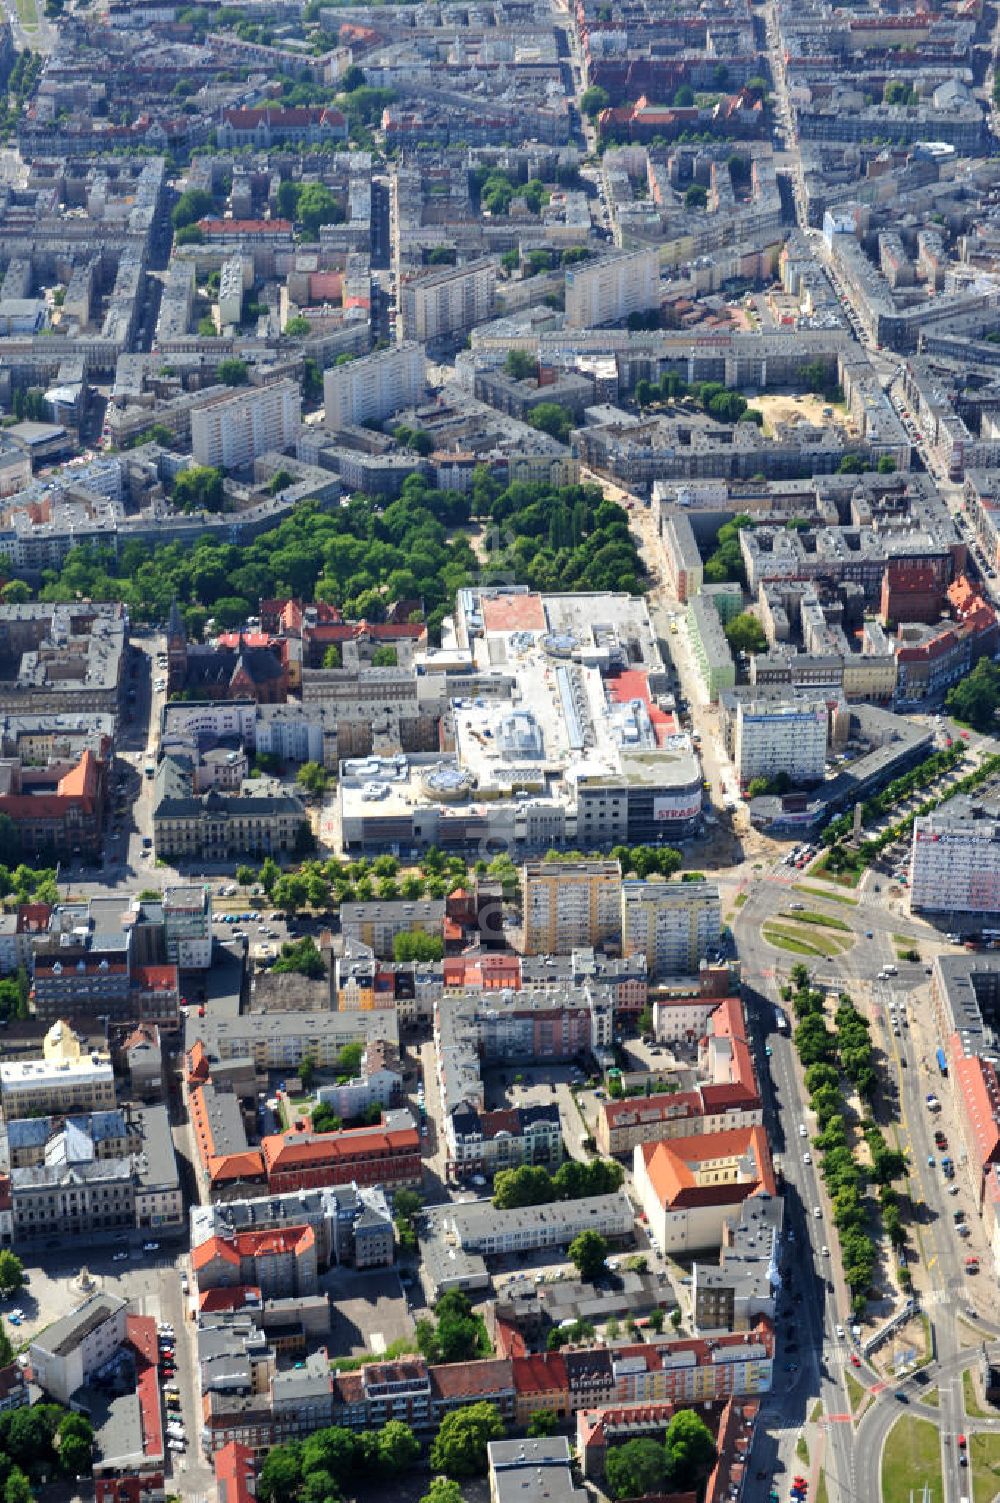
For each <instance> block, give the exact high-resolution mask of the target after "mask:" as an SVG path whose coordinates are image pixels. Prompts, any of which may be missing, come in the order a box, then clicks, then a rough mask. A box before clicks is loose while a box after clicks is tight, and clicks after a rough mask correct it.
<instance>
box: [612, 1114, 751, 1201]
mask: <svg viewBox="0 0 1000 1503" xmlns="http://www.w3.org/2000/svg"><path fill="white" fill-rule="evenodd" d="M639 1151H640V1153H641V1155H642V1160H643V1163H644V1165H645V1170H646V1175H647V1178H648V1179H649V1183H650V1185H651V1187H652V1190H653V1193H654V1194H655V1195H656V1198H657V1199H658V1201H659V1202H660V1204H661V1205H663V1206H676V1207H677V1208H678V1209H683V1208H684V1207H685V1206H696V1205H727V1204H733V1203H738V1202H740V1201H743V1200H746V1199H747V1198H748V1197H749V1196H751V1195H758V1194H762V1193H763V1194H767V1195H776V1194H777V1187H776V1185H775V1180H774V1170H773V1168H772V1165H771V1154H770V1151H769V1149H768V1144H767V1134H766V1132H765V1131H764V1129H763V1127H737V1128H732V1129H730V1130H729V1131H728V1132H709V1133H696V1134H694V1135H693V1136H691V1137H686V1138H671V1139H669V1141H667V1142H660V1143H643V1144H641V1145H640V1148H639ZM736 1154H739V1155H740V1156H748V1155H752V1158H753V1162H754V1165H755V1173H754V1174H753V1176H752V1177H751V1178H749V1179H746V1180H744V1181H743V1182H742V1183H741V1182H739V1181H737V1180H732V1181H729V1182H726V1183H721V1184H705V1185H701V1184H699V1183H698V1182H697V1179H696V1176H695V1173H694V1169H693V1167H692V1166H695V1165H698V1164H701V1163H704V1162H705V1161H706V1160H709V1159H722V1158H730V1157H732V1156H733V1155H736Z"/></svg>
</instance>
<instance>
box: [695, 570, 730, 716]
mask: <svg viewBox="0 0 1000 1503" xmlns="http://www.w3.org/2000/svg"><path fill="white" fill-rule="evenodd" d="M687 627H688V633H689V635H690V638H691V650H692V652H693V654H694V661H695V666H696V667H697V669H698V672H699V673H700V674H701V677H702V681H703V682H704V685H705V688H706V689H707V690H708V697H709V699H710V700H712V701H713V702H714V701H715V700H717V699H718V697H719V695H720V694H721V693H722V690H723V689H731V688H732V687H733V685H734V684H735V683H736V664H735V663H734V661H733V654H732V652H731V651H730V647H729V643H728V642H727V640H726V634H725V632H724V631H723V629H722V622H721V621H720V619H719V613H718V611H717V610H716V609H715V606H714V605H712V604H711V603H710V602H709V601H708V600H707V599H706V598H705V596H704V595H696V596H695V597H694V599H693V600H689V601H688V608H687Z"/></svg>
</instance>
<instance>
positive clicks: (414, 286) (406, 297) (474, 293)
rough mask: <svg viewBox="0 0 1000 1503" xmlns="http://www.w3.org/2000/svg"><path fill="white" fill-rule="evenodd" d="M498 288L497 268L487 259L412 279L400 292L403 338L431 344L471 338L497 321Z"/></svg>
mask: <svg viewBox="0 0 1000 1503" xmlns="http://www.w3.org/2000/svg"><path fill="white" fill-rule="evenodd" d="M496 287H497V270H496V265H495V263H494V262H493V261H491V260H489V259H488V258H487V257H485V256H484V257H482V258H481V259H480V260H478V261H468V262H467V263H466V264H465V265H464V266H445V267H443V268H442V270H440V271H432V272H428V273H426V274H425V275H420V276H416V277H411V278H410V280H409V281H406V282H403V284H402V286H401V287H400V292H399V307H400V313H401V315H402V318H401V324H402V336H403V338H404V339H415V340H419V341H420V342H421V343H422V344H427V343H429V342H430V341H432V340H435V339H449V338H451V337H452V336H454V335H458V334H467V333H468V332H469V330H470V329H474V328H475V327H476V325H477V324H481V323H485V322H486V321H487V319H490V318H492V317H493V311H494V307H495V305H496Z"/></svg>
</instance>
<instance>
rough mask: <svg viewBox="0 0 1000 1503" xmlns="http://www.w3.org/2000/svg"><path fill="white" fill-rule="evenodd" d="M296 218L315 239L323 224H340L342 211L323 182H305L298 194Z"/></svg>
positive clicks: (342, 215)
mask: <svg viewBox="0 0 1000 1503" xmlns="http://www.w3.org/2000/svg"><path fill="white" fill-rule="evenodd" d="M295 217H296V219H297V220H298V222H299V223H300V224H301V225H302V228H303V229H304V230H305V232H306V234H307V235H308V236H310V238H311V239H313V240H315V239H316V238H317V237H318V235H319V232H320V227H321V226H322V225H324V224H340V223H342V221H343V218H344V211H343V209H342V208H341V206H340V204H339V203H338V201H337V199H336V198H334V196H333V194H332V193H331V192H330V190H329V188H327V187H326V185H325V184H324V183H306V184H304V186H303V187H302V189H301V191H300V193H299V195H298V205H297V212H296V216H295Z"/></svg>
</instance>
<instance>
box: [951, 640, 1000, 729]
mask: <svg viewBox="0 0 1000 1503" xmlns="http://www.w3.org/2000/svg"><path fill="white" fill-rule="evenodd" d="M945 706H946V708H947V710H948V713H949V714H950V715H954V717H955V719H956V720H960V721H962V722H963V724H965V725H971V726H972V727H973V728H974V729H975V730H977V731H989V730H992V728H993V723H994V720H995V718H996V712H997V708H998V706H1000V667H998V666H997V664H996V663H994V662H993V661H992V660H991V659H990V658H985V657H984V658H980V659H979V662H978V663H977V664H976V666H975V668H973V670H972V672H971V673H968V674H966V676H965V678H964V679H962V681H961V682H960V683H957V684H955V685H954V687H953V688H951V689H949V690H948V693H947V695H946V696H945Z"/></svg>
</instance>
